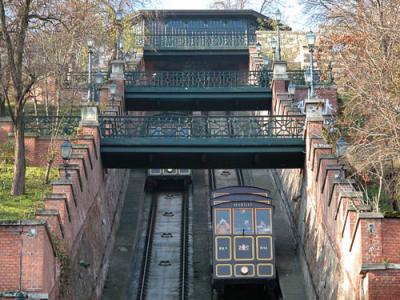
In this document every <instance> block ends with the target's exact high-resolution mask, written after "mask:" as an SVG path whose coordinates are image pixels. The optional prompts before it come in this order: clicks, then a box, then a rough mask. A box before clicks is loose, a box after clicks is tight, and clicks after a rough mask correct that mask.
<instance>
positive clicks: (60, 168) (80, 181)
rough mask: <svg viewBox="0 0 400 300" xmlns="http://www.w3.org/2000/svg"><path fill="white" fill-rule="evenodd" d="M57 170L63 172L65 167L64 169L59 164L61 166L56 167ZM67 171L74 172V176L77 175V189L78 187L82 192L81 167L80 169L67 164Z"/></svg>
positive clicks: (76, 165)
mask: <svg viewBox="0 0 400 300" xmlns="http://www.w3.org/2000/svg"><path fill="white" fill-rule="evenodd" d="M58 169H59V170H60V171H63V170H65V167H64V165H62V164H61V165H59V166H58ZM67 170H71V171H76V174H77V175H78V181H79V187H80V189H81V192H82V191H83V184H82V175H81V167H80V165H78V164H71V163H69V164H68V165H67Z"/></svg>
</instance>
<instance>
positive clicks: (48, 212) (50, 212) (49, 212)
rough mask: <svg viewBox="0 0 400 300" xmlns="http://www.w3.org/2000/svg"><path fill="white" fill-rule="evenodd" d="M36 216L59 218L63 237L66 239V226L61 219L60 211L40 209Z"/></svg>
mask: <svg viewBox="0 0 400 300" xmlns="http://www.w3.org/2000/svg"><path fill="white" fill-rule="evenodd" d="M35 215H36V216H55V217H56V218H57V221H58V224H59V226H60V231H61V237H62V238H64V236H65V235H64V226H63V224H62V222H61V217H60V212H59V211H58V209H52V208H50V209H49V208H39V209H37V210H36V212H35Z"/></svg>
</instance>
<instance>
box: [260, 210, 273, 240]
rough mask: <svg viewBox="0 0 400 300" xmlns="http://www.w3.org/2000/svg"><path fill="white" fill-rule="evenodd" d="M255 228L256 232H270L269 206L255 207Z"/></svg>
mask: <svg viewBox="0 0 400 300" xmlns="http://www.w3.org/2000/svg"><path fill="white" fill-rule="evenodd" d="M256 230H257V234H271V233H272V222H271V209H270V208H257V209H256Z"/></svg>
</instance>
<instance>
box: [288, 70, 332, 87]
mask: <svg viewBox="0 0 400 300" xmlns="http://www.w3.org/2000/svg"><path fill="white" fill-rule="evenodd" d="M305 71H306V70H288V71H287V73H288V76H289V79H290V81H291V82H292V83H294V84H296V85H308V83H306V80H305V77H304V72H305ZM313 80H314V84H315V85H329V84H332V83H333V76H332V70H314V72H313Z"/></svg>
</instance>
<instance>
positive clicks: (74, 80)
mask: <svg viewBox="0 0 400 300" xmlns="http://www.w3.org/2000/svg"><path fill="white" fill-rule="evenodd" d="M97 73H100V74H101V75H102V76H103V82H105V81H107V80H108V79H109V72H108V71H100V72H93V73H92V80H93V81H92V82H93V83H95V77H96V74H97ZM61 84H62V86H63V88H65V89H80V88H88V87H89V73H88V72H67V73H65V76H64V79H63V81H62V83H61Z"/></svg>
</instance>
